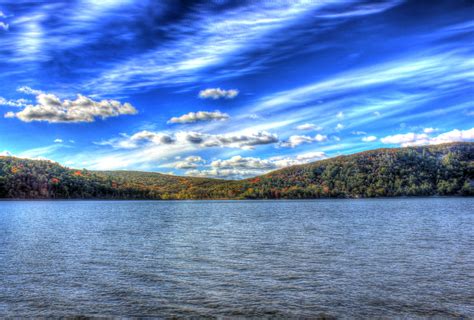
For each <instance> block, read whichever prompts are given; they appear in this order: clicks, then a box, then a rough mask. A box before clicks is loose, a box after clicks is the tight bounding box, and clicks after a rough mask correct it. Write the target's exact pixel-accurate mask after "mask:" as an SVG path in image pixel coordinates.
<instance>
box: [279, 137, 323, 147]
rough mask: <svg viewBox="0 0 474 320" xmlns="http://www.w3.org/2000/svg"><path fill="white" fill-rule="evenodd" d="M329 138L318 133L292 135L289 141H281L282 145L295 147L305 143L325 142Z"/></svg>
mask: <svg viewBox="0 0 474 320" xmlns="http://www.w3.org/2000/svg"><path fill="white" fill-rule="evenodd" d="M327 139H328V137H327V136H326V135H322V134H317V135H315V136H314V137H310V136H301V135H294V136H290V137H289V138H288V140H287V141H283V142H281V143H280V146H281V147H289V148H294V147H297V146H299V145H300V144H303V143H313V142H323V141H326V140H327Z"/></svg>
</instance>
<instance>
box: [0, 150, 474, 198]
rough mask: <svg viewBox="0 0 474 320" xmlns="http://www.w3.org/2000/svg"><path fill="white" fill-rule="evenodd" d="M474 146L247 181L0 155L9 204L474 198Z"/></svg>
mask: <svg viewBox="0 0 474 320" xmlns="http://www.w3.org/2000/svg"><path fill="white" fill-rule="evenodd" d="M473 195H474V143H472V142H464V143H450V144H441V145H434V146H420V147H406V148H385V149H376V150H371V151H366V152H361V153H356V154H353V155H347V156H338V157H335V158H329V159H325V160H321V161H316V162H313V163H309V164H304V165H297V166H292V167H287V168H284V169H280V170H277V171H273V172H270V173H268V174H265V175H261V176H257V177H254V178H251V179H245V180H220V179H210V178H193V177H179V176H173V175H165V174H160V173H153V172H138V171H89V170H86V169H70V168H66V167H64V166H61V165H59V164H58V163H54V162H51V161H47V160H29V159H22V158H15V157H0V198H6V199H124V200H125V199H155V200H169V199H176V200H178V199H314V198H372V197H399V196H473Z"/></svg>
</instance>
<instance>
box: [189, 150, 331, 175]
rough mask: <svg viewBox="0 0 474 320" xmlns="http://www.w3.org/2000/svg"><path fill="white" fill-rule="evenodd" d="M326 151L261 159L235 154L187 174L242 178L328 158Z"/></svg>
mask: <svg viewBox="0 0 474 320" xmlns="http://www.w3.org/2000/svg"><path fill="white" fill-rule="evenodd" d="M326 157H327V156H326V154H325V153H324V152H319V151H316V152H308V153H303V154H300V155H297V156H296V157H294V156H293V157H283V156H279V157H272V158H269V159H261V158H257V157H242V156H240V155H238V156H233V157H231V158H229V159H219V160H215V161H213V162H212V163H211V165H210V166H209V168H208V169H203V170H198V169H193V170H189V171H187V172H186V173H185V174H186V175H189V176H197V177H207V178H223V179H242V178H248V177H252V176H257V175H261V174H265V173H267V172H269V171H272V170H276V169H280V168H284V167H288V166H293V165H298V164H305V163H309V162H312V161H317V160H321V159H324V158H326Z"/></svg>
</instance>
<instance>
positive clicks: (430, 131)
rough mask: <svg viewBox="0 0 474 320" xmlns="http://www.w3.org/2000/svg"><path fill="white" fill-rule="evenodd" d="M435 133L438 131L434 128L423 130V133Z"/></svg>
mask: <svg viewBox="0 0 474 320" xmlns="http://www.w3.org/2000/svg"><path fill="white" fill-rule="evenodd" d="M436 131H438V129H435V128H424V129H423V132H424V133H433V132H436Z"/></svg>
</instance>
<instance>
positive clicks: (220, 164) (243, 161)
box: [211, 156, 277, 170]
mask: <svg viewBox="0 0 474 320" xmlns="http://www.w3.org/2000/svg"><path fill="white" fill-rule="evenodd" d="M211 166H212V167H214V168H220V169H259V170H262V169H263V170H269V169H275V168H277V165H276V164H275V163H274V162H272V161H271V160H266V159H260V158H252V157H247V158H245V157H242V156H234V157H232V158H230V159H226V160H216V161H213V162H212V163H211Z"/></svg>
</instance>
